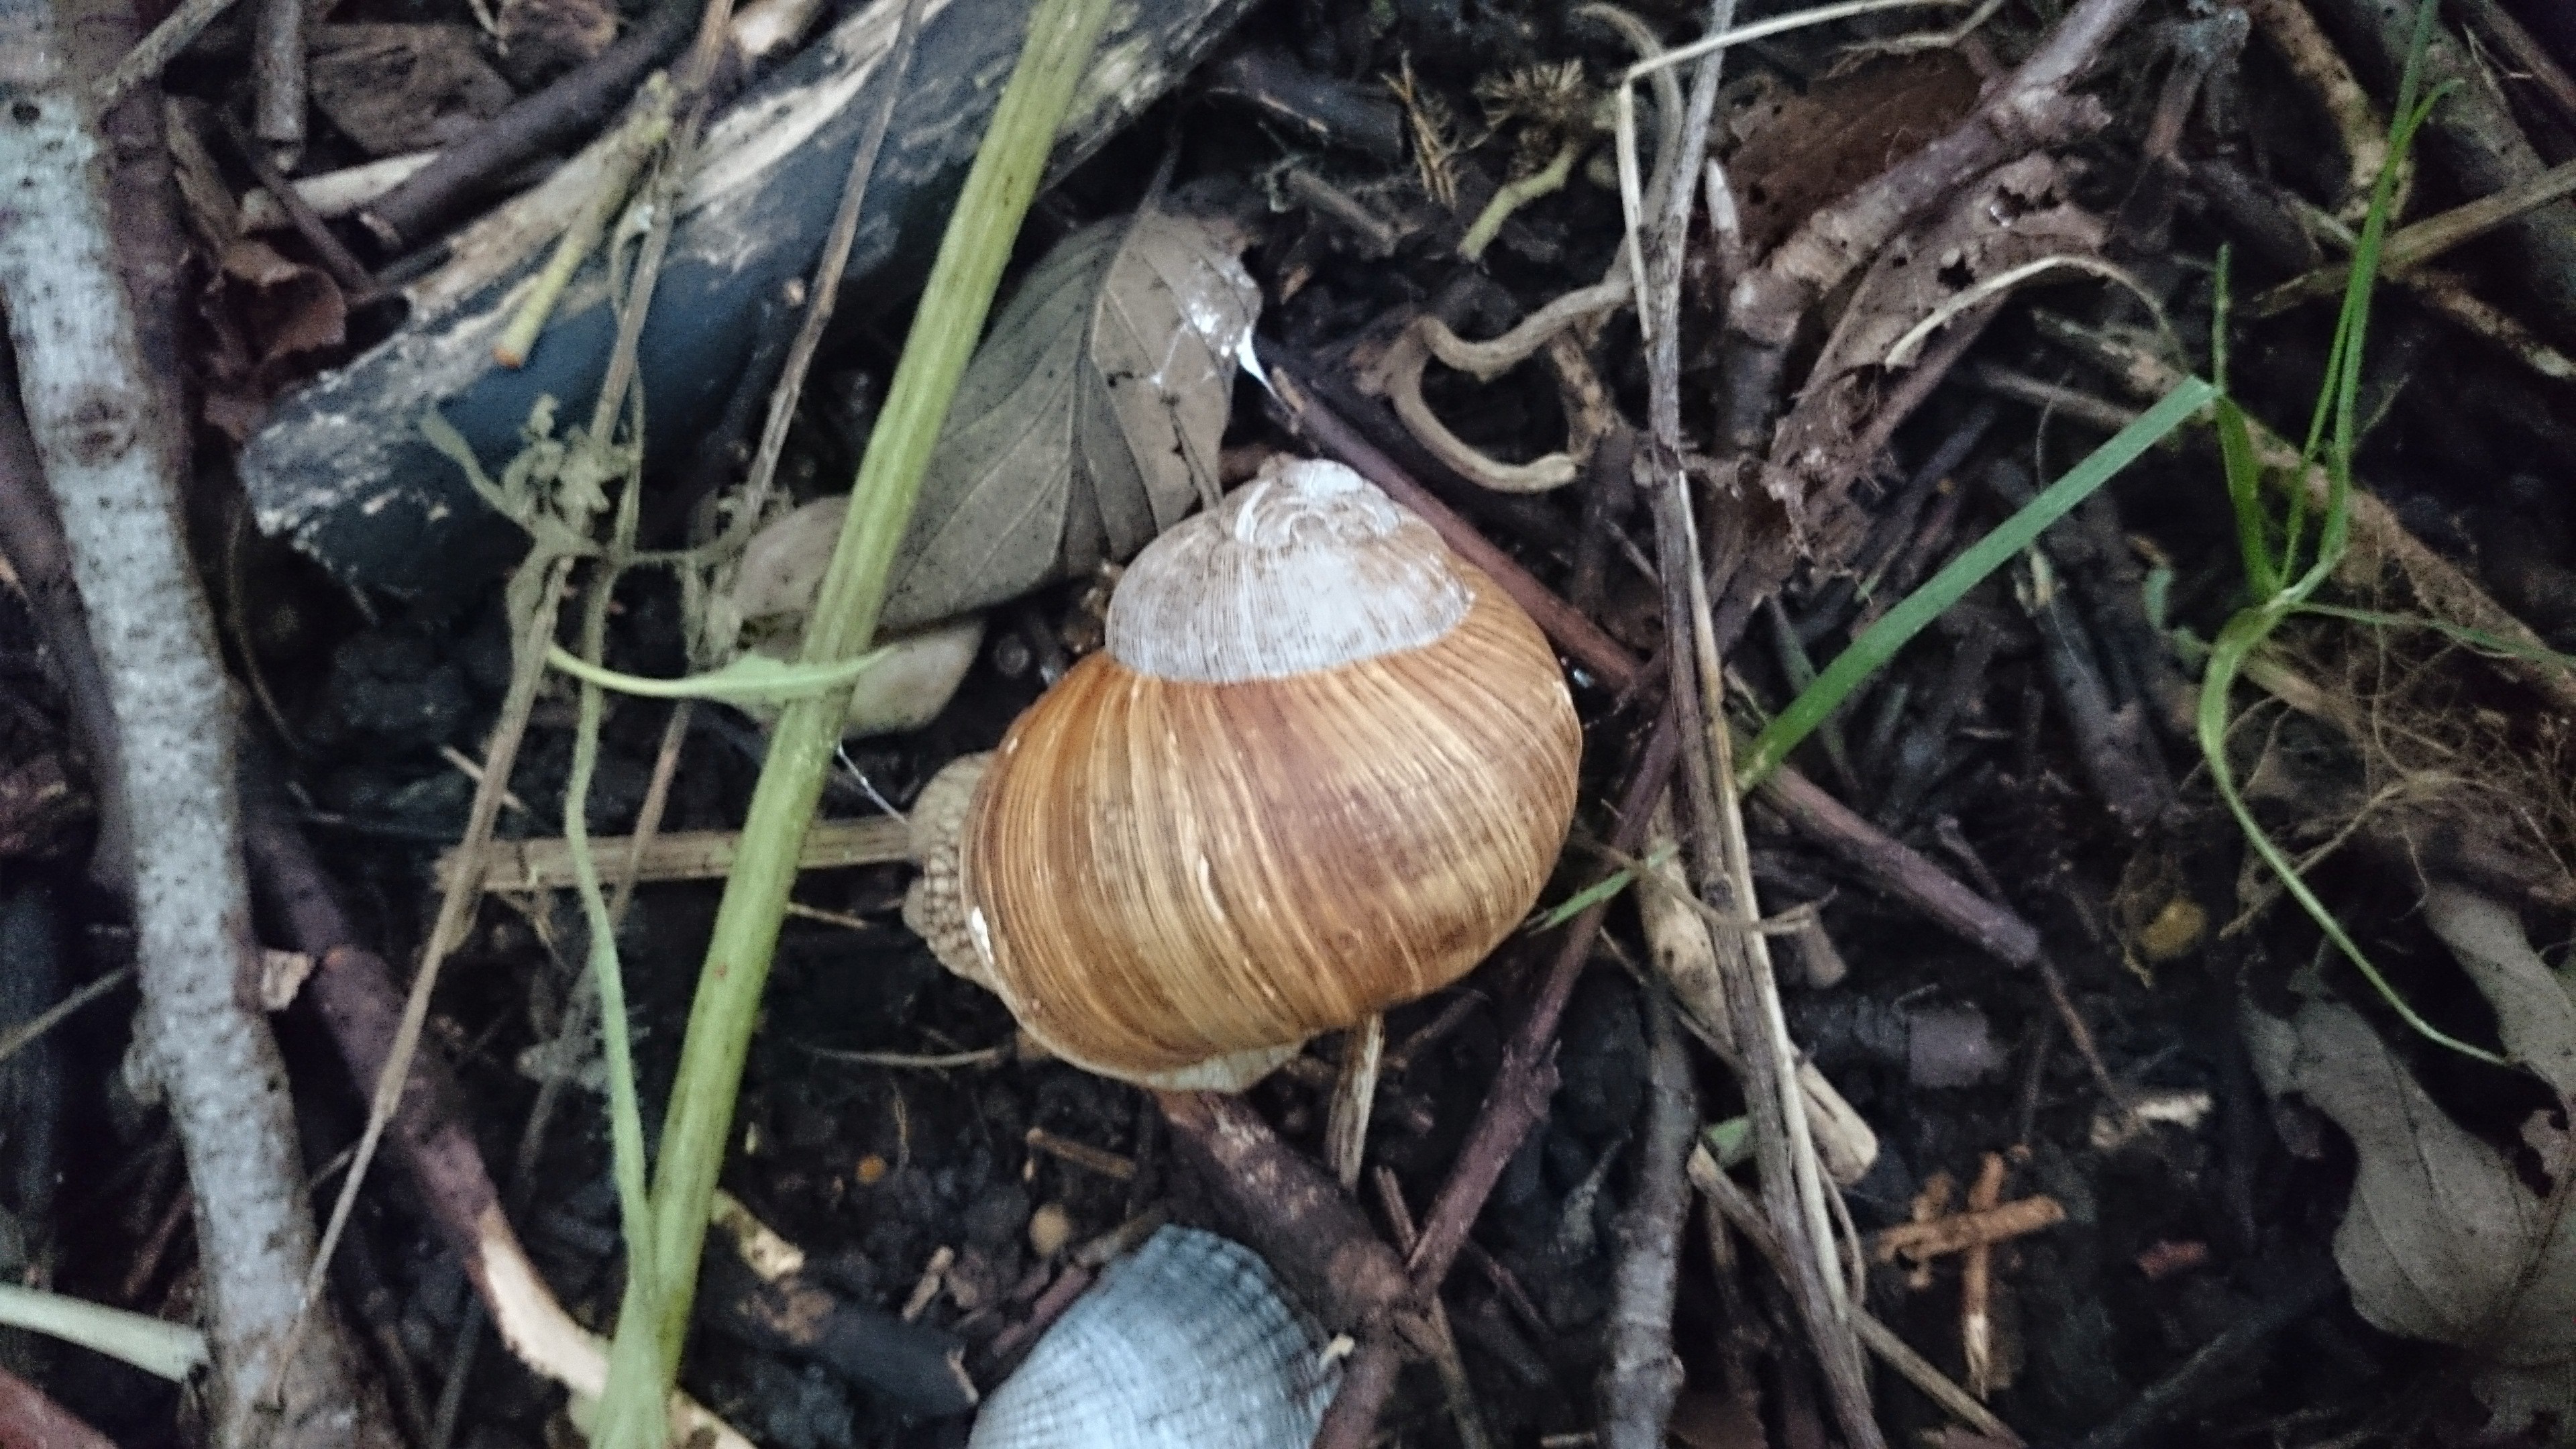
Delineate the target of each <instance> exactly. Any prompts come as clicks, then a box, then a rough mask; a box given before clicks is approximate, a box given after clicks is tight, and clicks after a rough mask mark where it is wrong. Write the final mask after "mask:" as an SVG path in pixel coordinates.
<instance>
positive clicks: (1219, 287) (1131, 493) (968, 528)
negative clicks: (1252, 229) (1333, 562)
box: [885, 211, 1261, 629]
mask: <svg viewBox="0 0 2576 1449" xmlns="http://www.w3.org/2000/svg"><path fill="white" fill-rule="evenodd" d="M1240 245H1241V244H1240V242H1239V240H1237V239H1236V238H1235V237H1234V236H1232V235H1230V234H1229V231H1228V229H1226V228H1225V227H1224V226H1223V224H1222V223H1219V222H1216V221H1212V220H1204V219H1200V218H1196V217H1189V216H1177V215H1172V214H1168V213H1164V212H1157V211H1145V212H1140V213H1138V214H1137V215H1136V216H1135V217H1133V218H1132V219H1124V220H1112V221H1106V222H1101V223H1099V224H1097V225H1094V226H1091V227H1088V228H1086V229H1084V230H1082V231H1079V232H1076V233H1074V235H1072V236H1071V237H1069V238H1067V239H1066V240H1065V241H1064V242H1063V243H1062V244H1060V245H1058V246H1057V247H1056V249H1055V250H1054V251H1053V252H1052V253H1050V254H1049V255H1048V256H1047V258H1046V260H1044V261H1043V262H1040V263H1039V264H1038V266H1037V269H1036V270H1034V271H1032V272H1031V273H1030V274H1029V276H1028V279H1027V280H1026V281H1025V282H1023V283H1022V284H1021V286H1020V290H1019V292H1018V294H1017V295H1015V296H1014V297H1013V298H1012V299H1011V302H1010V305H1009V306H1007V307H1005V308H1004V309H1003V311H1002V314H1001V316H1000V318H999V319H998V320H996V321H995V323H994V324H993V330H992V332H991V334H990V335H989V336H987V337H986V338H985V339H984V343H983V346H982V347H980V348H979V349H977V351H976V354H975V360H974V361H973V362H972V363H971V364H969V365H968V367H967V369H966V376H965V378H964V380H963V381H962V382H961V383H960V385H959V387H958V390H957V400H956V402H955V404H954V405H953V406H952V407H951V408H950V410H949V415H948V425H947V427H946V428H945V429H944V430H943V431H942V433H941V434H940V439H939V448H938V451H937V453H936V454H934V455H933V456H932V458H931V462H930V471H929V474H928V476H927V477H925V478H924V479H923V481H922V489H921V501H920V504H919V506H918V507H917V508H916V509H915V511H914V514H913V522H912V529H911V532H910V533H909V534H907V535H906V536H905V539H904V542H903V547H902V550H901V551H900V552H899V553H898V555H897V557H896V563H895V578H894V583H893V586H892V588H891V590H890V592H889V593H888V595H887V599H886V606H885V620H886V624H887V626H888V627H890V628H898V629H900V628H907V627H910V626H912V625H915V624H921V623H927V622H929V621H932V620H936V619H944V618H949V617H952V616H954V615H957V614H961V613H964V612H966V611H968V610H971V609H977V608H981V607H983V606H984V605H987V604H991V603H996V602H999V601H1001V600H1003V599H1007V598H1011V597H1013V596H1015V595H1018V594H1022V593H1026V592H1028V591H1029V590H1031V589H1034V588H1037V587H1039V586H1040V585H1043V584H1046V583H1049V582H1052V581H1054V580H1056V579H1060V578H1066V577H1070V576H1074V575H1078V574H1086V573H1089V572H1091V571H1092V570H1093V569H1094V568H1095V567H1097V566H1098V565H1099V564H1101V563H1102V562H1104V561H1116V560H1124V559H1126V558H1128V557H1130V556H1132V555H1133V554H1134V553H1135V552H1136V550H1138V549H1140V548H1142V547H1144V546H1145V544H1146V543H1147V542H1148V541H1149V540H1151V539H1152V538H1153V537H1154V536H1155V535H1156V534H1157V533H1160V532H1161V531H1162V530H1163V529H1165V528H1168V527H1170V526H1171V525H1172V524H1173V523H1175V522H1177V521H1178V520H1179V519H1180V518H1181V516H1182V515H1183V514H1185V513H1187V512H1188V511H1189V510H1190V508H1191V507H1192V505H1194V504H1195V503H1197V502H1198V501H1199V499H1200V498H1202V497H1206V496H1213V495H1214V494H1215V492H1216V490H1217V477H1218V455H1217V447H1218V440H1219V438H1220V437H1221V435H1222V434H1223V433H1224V431H1225V421H1226V416H1227V412H1228V410H1229V408H1230V407H1231V405H1232V401H1233V385H1234V372H1235V367H1236V357H1237V355H1238V353H1239V352H1240V350H1241V348H1242V347H1243V345H1244V343H1245V342H1246V340H1247V339H1248V338H1249V337H1250V336H1251V332H1252V324H1253V321H1254V319H1255V318H1256V317H1257V316H1258V315H1259V313H1260V307H1261V293H1260V289H1259V288H1258V287H1257V286H1255V285H1254V283H1253V281H1252V278H1251V277H1249V276H1248V275H1246V274H1245V273H1244V270H1243V268H1242V266H1241V265H1240V264H1239V263H1238V262H1237V261H1236V260H1235V254H1236V252H1237V251H1238V250H1240Z"/></svg>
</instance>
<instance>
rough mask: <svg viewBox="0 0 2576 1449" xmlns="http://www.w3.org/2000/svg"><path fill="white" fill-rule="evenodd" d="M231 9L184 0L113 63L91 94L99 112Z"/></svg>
mask: <svg viewBox="0 0 2576 1449" xmlns="http://www.w3.org/2000/svg"><path fill="white" fill-rule="evenodd" d="M232 7H233V0H185V3H183V4H181V5H180V6H179V8H178V9H176V10H173V11H171V12H170V16H169V18H168V19H166V20H164V21H162V22H161V23H160V24H158V25H156V26H153V27H152V33H151V34H149V35H147V36H145V37H143V39H142V40H141V41H140V42H138V43H137V44H136V45H135V47H134V48H133V49H132V50H129V51H127V52H126V53H125V58H124V59H123V60H120V61H118V62H117V63H116V69H114V70H112V71H109V72H108V73H107V75H106V76H105V78H103V79H101V80H100V81H99V83H98V84H97V86H95V87H94V88H92V90H91V92H90V94H91V96H92V97H93V99H95V100H96V102H97V104H98V108H99V109H100V110H102V111H103V110H106V109H107V108H108V107H110V106H112V105H115V104H116V103H117V102H118V101H119V100H120V99H122V98H123V97H124V95H125V93H126V92H127V91H130V90H132V89H134V87H135V86H137V85H139V84H141V83H142V82H144V81H147V80H150V79H151V78H152V77H154V76H157V75H159V74H160V73H161V69H162V67H164V66H166V65H168V64H169V63H170V62H171V61H172V60H173V59H174V58H176V57H177V56H178V54H179V52H180V51H183V50H186V49H187V48H188V43H189V42H190V41H193V40H195V39H196V38H197V36H198V35H199V33H201V32H202V31H204V30H205V28H206V27H207V26H209V25H212V24H214V23H215V18H216V17H217V16H220V15H222V14H223V13H224V12H225V11H227V10H230V9H231V8H232Z"/></svg>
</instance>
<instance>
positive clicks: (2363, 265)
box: [2194, 0, 2510, 1066]
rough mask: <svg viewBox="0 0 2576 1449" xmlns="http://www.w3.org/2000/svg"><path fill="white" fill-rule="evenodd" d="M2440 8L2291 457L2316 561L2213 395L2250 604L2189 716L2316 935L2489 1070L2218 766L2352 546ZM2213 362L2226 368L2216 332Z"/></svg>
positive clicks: (2234, 809)
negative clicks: (2256, 694)
mask: <svg viewBox="0 0 2576 1449" xmlns="http://www.w3.org/2000/svg"><path fill="white" fill-rule="evenodd" d="M2438 3H2439V0H2423V4H2422V5H2420V6H2419V7H2418V8H2417V10H2416V12H2415V38H2414V42H2413V44H2412V46H2410V47H2409V50H2408V53H2407V59H2406V72H2405V75H2404V76H2403V77H2402V78H2401V79H2400V80H2399V82H2398V86H2397V105H2396V108H2395V110H2394V112H2393V116H2394V119H2393V120H2392V121H2391V122H2390V124H2389V146H2388V159H2387V161H2386V162H2385V163H2384V164H2383V165H2382V166H2381V167H2380V171H2379V181H2378V184H2377V185H2376V186H2375V187H2374V188H2373V189H2372V192H2371V198H2370V211H2369V214H2368V215H2367V216H2366V217H2365V218H2364V219H2363V221H2362V228H2361V236H2360V238H2359V240H2357V241H2356V242H2355V243H2354V245H2353V252H2352V267H2351V273H2350V275H2349V277H2347V279H2346V281H2345V285H2344V295H2343V308H2342V310H2341V311H2340V312H2339V313H2338V314H2337V315H2336V317H2335V330H2334V342H2333V344H2332V345H2331V346H2330V347H2328V349H2327V351H2326V369H2325V377H2324V379H2323V380H2322V381H2321V383H2320V384H2319V386H2318V388H2317V403H2316V409H2315V411H2314V413H2313V414H2312V415H2311V416H2310V419H2309V422H2308V439H2307V443H2306V445H2305V446H2303V447H2302V448H2301V449H2300V450H2299V466H2300V468H2301V469H2302V470H2303V471H2304V470H2305V469H2307V468H2309V467H2313V466H2315V465H2316V464H2318V463H2319V461H2320V460H2322V462H2323V465H2324V468H2325V473H2326V483H2327V488H2326V497H2325V502H2324V512H2323V515H2322V517H2321V518H2320V520H2319V524H2318V529H2317V538H2316V544H2315V548H2316V553H2315V556H2314V557H2313V559H2311V560H2309V561H2308V562H2307V563H2306V564H2305V565H2304V566H2303V565H2302V564H2301V561H2300V549H2301V544H2302V542H2303V539H2302V534H2303V533H2304V525H2305V523H2306V520H2307V493H2308V490H2307V488H2306V487H2305V486H2302V485H2297V484H2294V485H2293V486H2292V487H2291V489H2290V490H2289V491H2290V504H2289V508H2288V512H2287V516H2286V517H2285V518H2284V519H2283V520H2282V522H2281V524H2280V528H2279V535H2280V537H2279V543H2278V546H2277V548H2276V547H2275V546H2274V544H2273V541H2272V534H2273V523H2272V520H2271V519H2270V518H2269V517H2267V516H2266V515H2265V514H2264V512H2263V509H2262V504H2261V490H2260V488H2259V486H2258V477H2257V474H2258V470H2259V469H2260V467H2261V464H2260V462H2259V461H2258V458H2257V450H2256V449H2255V447H2254V445H2253V429H2252V425H2251V422H2250V420H2248V419H2247V418H2246V416H2245V414H2244V412H2243V411H2242V410H2241V409H2240V408H2238V407H2237V406H2236V404H2235V403H2234V401H2233V400H2231V399H2227V398H2221V399H2220V401H2219V405H2218V410H2217V412H2218V420H2219V425H2220V431H2219V438H2220V443H2221V455H2222V458H2223V461H2224V463H2225V466H2226V470H2227V487H2228V494H2229V497H2230V498H2231V499H2232V500H2233V501H2234V506H2235V510H2236V529H2237V537H2238V544H2239V547H2240V549H2241V550H2242V551H2243V553H2244V555H2245V560H2246V574H2247V580H2248V582H2249V584H2251V585H2252V586H2253V587H2254V588H2255V589H2256V591H2257V599H2256V601H2255V602H2254V603H2253V604H2251V605H2249V606H2247V607H2246V608H2243V609H2240V610H2238V611H2237V612H2236V614H2235V616H2234V617H2232V618H2230V619H2229V620H2228V621H2227V623H2226V624H2225V625H2224V626H2222V627H2221V628H2220V629H2219V631H2218V637H2217V639H2215V640H2214V641H2212V643H2211V644H2210V647H2209V662H2208V666H2207V669H2206V671H2205V672H2204V673H2203V674H2202V676H2201V683H2200V708H2199V710H2198V712H2197V714H2196V716H2195V719H2194V723H2195V725H2196V726H2197V728H2196V733H2197V734H2198V736H2199V744H2200V752H2201V756H2202V758H2203V759H2204V760H2206V761H2207V762H2208V765H2209V775H2210V780H2211V783H2212V784H2213V785H2215V786H2216V787H2217V790H2218V796H2219V799H2220V800H2222V801H2224V802H2225V803H2226V805H2227V809H2228V813H2229V814H2231V815H2233V816H2234V817H2235V818H2236V825H2237V828H2238V829H2239V830H2240V831H2242V832H2243V833H2244V836H2245V839H2246V842H2247V843H2248V844H2250V845H2252V846H2253V847H2254V853H2255V855H2256V856H2258V857H2260V858H2261V860H2262V861H2263V863H2264V864H2265V865H2267V866H2269V867H2271V869H2272V873H2273V874H2275V875H2277V876H2279V877H2280V878H2281V886H2282V888H2283V889H2284V890H2286V891H2288V892H2289V894H2290V898H2291V899H2293V900H2295V901H2297V902H2298V903H2299V907H2300V909H2302V910H2304V911H2306V912H2307V913H2308V918H2309V919H2310V920H2313V921H2314V922H2316V925H2317V929H2318V930H2320V931H2322V932H2324V933H2325V937H2326V939H2327V940H2328V941H2330V942H2332V943H2333V944H2334V947H2335V949H2336V950H2338V951H2340V952H2342V953H2343V956H2344V959H2346V960H2348V961H2350V962H2351V963H2352V964H2353V966H2354V968H2355V969H2357V970H2359V971H2360V972H2361V974H2362V976H2363V978H2364V979H2366V980H2367V981H2369V982H2370V984H2371V987H2372V988H2373V989H2374V990H2376V991H2377V992H2378V993H2379V994H2380V997H2381V998H2382V999H2383V1000H2385V1001H2386V1002H2387V1003H2388V1004H2389V1006H2390V1007H2391V1008H2392V1009H2394V1010H2395V1011H2396V1013H2397V1015H2398V1017H2399V1018H2400V1019H2401V1020H2403V1021H2404V1022H2405V1023H2406V1024H2407V1026H2409V1027H2411V1028H2413V1029H2414V1030H2415V1032H2417V1033H2418V1034H2419V1035H2421V1036H2423V1037H2424V1038H2425V1039H2426V1040H2427V1041H2431V1042H2434V1043H2436V1044H2438V1045H2441V1046H2446V1047H2449V1048H2450V1049H2451V1050H2453V1051H2456V1052H2459V1053H2460V1054H2462V1055H2463V1056H2469V1057H2474V1058H2476V1059H2477V1060H2479V1061H2482V1062H2490V1063H2493V1064H2495V1065H2498V1066H2507V1065H2510V1063H2509V1062H2507V1061H2506V1059H2505V1058H2503V1057H2500V1056H2498V1055H2496V1054H2495V1053H2493V1052H2490V1051H2487V1050H2485V1049H2484V1048H2482V1047H2476V1046H2471V1045H2470V1044H2469V1043H2467V1042H2464V1041H2461V1040H2460V1039H2458V1038H2457V1037H2454V1036H2451V1035H2449V1034H2447V1033H2445V1032H2443V1031H2441V1030H2440V1029H2438V1028H2436V1027H2435V1026H2434V1025H2433V1024H2432V1023H2431V1022H2429V1021H2426V1020H2425V1019H2424V1018H2423V1016H2422V1015H2420V1014H2419V1013H2417V1012H2416V1010H2415V1008H2414V1007H2412V1006H2410V1005H2408V1004H2407V1002H2406V999H2405V998H2404V997H2402V996H2400V995H2398V993H2397V989H2396V987H2394V986H2392V985H2390V984H2389V981H2388V978H2387V977H2385V976H2382V975H2381V974H2380V972H2379V968H2378V967H2377V966H2375V965H2373V964H2372V963H2371V960H2370V958H2369V957H2368V956H2367V955H2365V954H2363V952H2362V949H2361V947H2360V946H2359V945H2358V944H2357V943H2355V942H2354V940H2353V939H2352V935H2351V933H2350V932H2348V931H2346V930H2345V929H2344V928H2343V923H2342V922H2341V921H2339V920H2337V919H2335V915H2334V913H2333V912H2332V911H2329V910H2327V909H2326V905H2325V902H2323V901H2321V900H2319V899H2317V895H2316V892H2314V891H2312V890H2310V889H2308V884H2307V882H2306V881H2305V880H2304V879H2302V878H2301V877H2300V874H2299V867H2298V864H2297V862H2295V861H2293V860H2291V859H2290V856H2289V853H2288V852H2287V851H2284V850H2282V849H2281V847H2280V846H2279V845H2278V844H2277V843H2276V842H2274V841H2273V839H2272V837H2271V836H2270V835H2269V834H2268V833H2266V832H2265V831H2264V829H2263V825H2262V822H2260V821H2258V820H2256V819H2255V818H2254V812H2253V811H2252V810H2251V809H2250V808H2248V807H2247V805H2246V803H2245V800H2244V796H2243V795H2242V793H2241V792H2239V791H2238V789H2237V788H2236V771H2235V767H2234V766H2233V765H2232V764H2231V763H2230V762H2229V760H2228V758H2227V726H2228V698H2229V695H2230V694H2231V693H2232V692H2233V690H2234V688H2235V684H2236V679H2237V676H2238V675H2240V674H2241V673H2243V672H2244V669H2245V667H2246V662H2247V660H2248V659H2249V658H2250V657H2251V656H2252V655H2253V653H2254V651H2255V650H2257V649H2259V648H2261V647H2262V645H2263V643H2264V641H2265V640H2267V639H2269V638H2271V636H2272V632H2273V631H2274V630H2276V629H2278V628H2280V626H2281V624H2282V622H2283V621H2284V620H2286V619H2288V618H2289V617H2290V616H2291V615H2293V614H2296V613H2299V612H2302V611H2303V610H2306V609H2309V608H2311V607H2314V608H2315V609H2316V610H2317V611H2318V612H2330V611H2329V610H2327V609H2325V608H2324V606H2310V605H2309V604H2308V600H2309V598H2310V596H2312V595H2314V594H2315V593H2316V591H2317V590H2318V589H2319V588H2321V587H2323V586H2324V584H2325V582H2326V580H2327V579H2328V578H2330V577H2332V576H2333V574H2334V571H2335V569H2336V567H2337V566H2338V565H2339V564H2340V563H2341V562H2342V561H2343V555H2344V550H2345V549H2346V548H2347V547H2348V546H2349V545H2350V543H2351V531H2352V506H2353V505H2352V496H2353V482H2352V455H2353V443H2354V437H2355V434H2356V432H2357V429H2356V426H2355V422H2354V418H2355V414H2356V412H2357V407H2356V399H2357V398H2358V397H2359V395H2360V390H2361V372H2362V344H2363V341H2364V340H2365V339H2366V338H2367V337H2368V336H2369V332H2370V298H2371V288H2372V286H2373V285H2374V284H2375V283H2376V282H2377V280H2378V275H2379V267H2380V259H2381V256H2382V249H2383V246H2384V244H2385V242H2386V239H2387V236H2388V222H2389V218H2390V216H2391V214H2392V213H2393V212H2394V211H2395V210H2396V193H2397V176H2398V172H2399V170H2400V169H2401V168H2402V167H2403V166H2404V165H2405V164H2406V157H2407V155H2408V153H2409V152H2410V151H2411V150H2412V149H2413V146H2414V140H2415V132H2416V130H2417V129H2418V128H2419V127H2421V126H2422V125H2423V124H2424V122H2425V120H2426V118H2428V117H2429V116H2430V115H2431V114H2432V111H2433V107H2434V105H2435V103H2436V102H2438V101H2439V100H2440V99H2441V91H2439V90H2436V91H2435V92H2434V94H2433V95H2431V96H2429V97H2424V98H2422V99H2420V100H2419V99H2418V97H2419V96H2420V95H2421V91H2422V79H2423V64H2424V52H2425V47H2426V45H2427V43H2428V42H2429V40H2430V39H2431V36H2432V27H2433V15H2434V11H2435V8H2436V6H2437V5H2438ZM2226 280H2227V279H2226V273H2225V271H2224V269H2222V270H2221V272H2220V274H2219V294H2220V306H2219V310H2218V321H2219V322H2220V324H2221V325H2222V329H2223V325H2224V323H2225V321H2226V316H2227V312H2226V305H2225V297H2226ZM2220 349H2221V350H2220V352H2219V360H2220V363H2221V365H2222V366H2223V365H2224V361H2225V352H2224V334H2223V330H2222V335H2221V341H2220Z"/></svg>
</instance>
